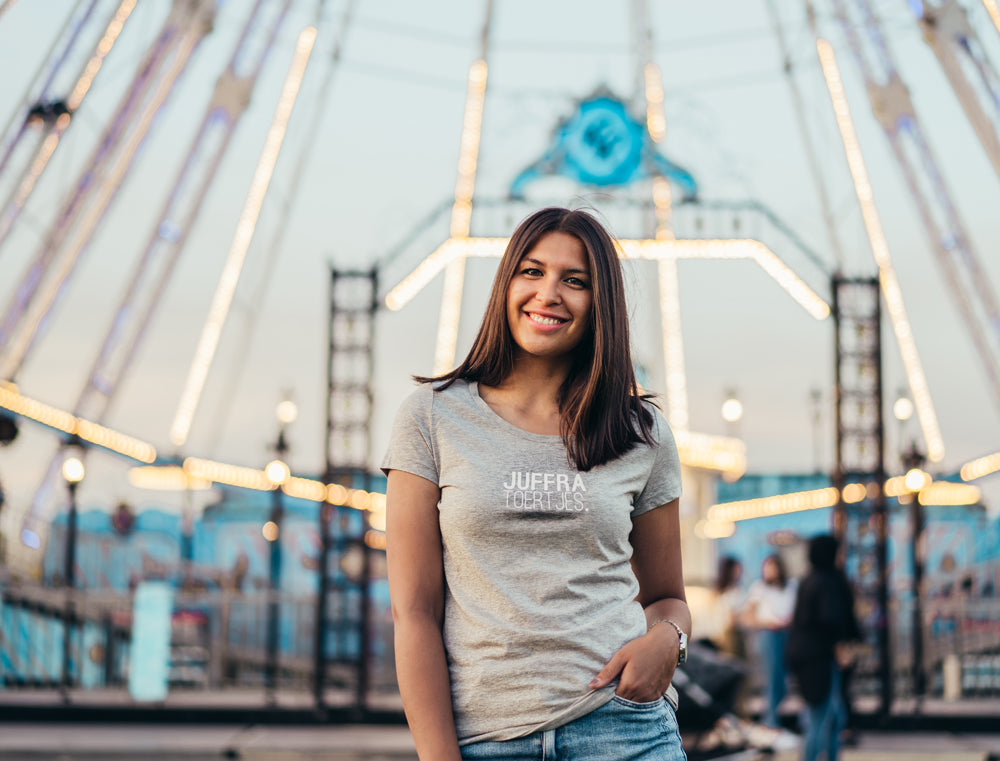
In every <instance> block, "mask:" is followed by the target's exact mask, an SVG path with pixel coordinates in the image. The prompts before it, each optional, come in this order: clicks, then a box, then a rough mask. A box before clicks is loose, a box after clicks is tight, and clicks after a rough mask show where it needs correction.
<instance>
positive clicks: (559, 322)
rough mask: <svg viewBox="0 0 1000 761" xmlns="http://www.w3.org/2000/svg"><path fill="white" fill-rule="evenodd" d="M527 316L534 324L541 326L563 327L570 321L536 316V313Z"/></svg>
mask: <svg viewBox="0 0 1000 761" xmlns="http://www.w3.org/2000/svg"><path fill="white" fill-rule="evenodd" d="M526 314H527V315H528V317H529V319H531V321H532V322H537V323H538V324H539V325H562V324H563V323H564V322H569V320H564V319H561V318H559V317H545V316H543V315H540V314H535V313H534V312H526Z"/></svg>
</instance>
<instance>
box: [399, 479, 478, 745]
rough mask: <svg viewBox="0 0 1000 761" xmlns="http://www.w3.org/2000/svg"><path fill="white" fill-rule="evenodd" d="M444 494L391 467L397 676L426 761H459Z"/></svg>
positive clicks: (409, 719) (405, 707)
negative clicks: (449, 651) (447, 622)
mask: <svg viewBox="0 0 1000 761" xmlns="http://www.w3.org/2000/svg"><path fill="white" fill-rule="evenodd" d="M440 497H441V490H440V489H439V488H438V487H437V485H436V484H434V483H432V482H431V481H428V480H427V479H425V478H421V477H420V476H416V475H413V474H412V473H406V472H403V471H400V470H392V471H389V482H388V487H387V489H386V545H387V553H386V554H387V560H388V567H389V591H390V597H391V599H392V619H393V624H394V626H395V645H396V677H397V679H398V681H399V692H400V695H401V696H402V698H403V709H404V710H405V711H406V720H407V722H408V723H409V725H410V732H411V733H412V735H413V741H414V743H415V744H416V747H417V755H418V756H419V757H420V758H421V759H424V760H425V761H429V760H430V759H433V760H434V761H439V760H440V761H461V754H460V752H459V749H458V737H457V733H456V731H455V718H454V714H453V712H452V707H451V685H450V683H449V679H448V662H447V660H446V658H445V652H444V639H443V636H442V625H443V622H444V563H443V559H442V550H441V530H440V529H439V527H438V509H437V505H438V500H439V499H440Z"/></svg>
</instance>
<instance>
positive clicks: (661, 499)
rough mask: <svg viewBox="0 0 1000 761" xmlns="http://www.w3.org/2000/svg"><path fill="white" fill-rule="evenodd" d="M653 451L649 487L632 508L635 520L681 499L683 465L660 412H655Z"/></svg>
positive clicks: (646, 487) (648, 478)
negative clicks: (638, 516) (654, 509)
mask: <svg viewBox="0 0 1000 761" xmlns="http://www.w3.org/2000/svg"><path fill="white" fill-rule="evenodd" d="M653 435H654V438H655V441H656V444H655V446H654V447H653V449H654V451H655V456H654V458H653V464H652V467H651V468H650V471H649V476H648V477H647V479H646V486H645V487H644V488H643V490H642V491H641V492H640V493H639V496H638V497H637V498H636V500H635V505H634V506H633V508H632V517H633V518H634V517H636V516H637V515H642V514H643V513H646V512H649V511H650V510H652V509H653V508H655V507H659V506H660V505H665V504H666V503H667V502H670V501H672V500H675V499H677V498H678V497H679V496H681V462H680V458H679V457H678V456H677V444H676V443H675V442H674V435H673V434H672V433H671V432H670V427H669V426H668V425H667V421H666V420H664V419H663V416H662V415H660V413H659V412H658V411H656V410H655V409H654V410H653Z"/></svg>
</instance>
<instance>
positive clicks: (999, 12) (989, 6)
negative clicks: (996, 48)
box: [983, 0, 1000, 33]
mask: <svg viewBox="0 0 1000 761" xmlns="http://www.w3.org/2000/svg"><path fill="white" fill-rule="evenodd" d="M983 6H984V7H985V8H986V12H987V13H989V14H990V19H991V20H992V21H993V26H995V27H996V29H997V32H998V33H1000V7H998V6H997V3H996V0H983Z"/></svg>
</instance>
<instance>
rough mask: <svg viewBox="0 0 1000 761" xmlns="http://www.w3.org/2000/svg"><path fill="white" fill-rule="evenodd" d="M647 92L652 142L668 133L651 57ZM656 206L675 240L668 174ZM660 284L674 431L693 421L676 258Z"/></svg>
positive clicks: (665, 262)
mask: <svg viewBox="0 0 1000 761" xmlns="http://www.w3.org/2000/svg"><path fill="white" fill-rule="evenodd" d="M642 71H643V79H644V81H645V94H646V129H647V130H648V131H649V135H650V137H651V138H652V139H653V142H656V143H661V142H663V141H664V140H665V139H666V137H667V117H666V113H665V112H664V110H663V75H662V73H661V72H660V67H659V66H657V65H656V64H655V63H653V62H652V61H650V62H649V63H647V64H646V65H645V66H644V67H643V70H642ZM653 209H654V211H655V213H656V239H657V240H674V237H675V236H674V231H673V198H672V196H671V192H670V182H669V180H667V179H666V178H665V177H662V176H656V177H654V178H653ZM657 275H658V280H659V288H660V333H661V337H662V340H663V365H664V368H663V370H664V376H665V378H666V386H667V420H668V421H669V423H670V427H671V428H672V429H673V430H675V431H686V430H687V429H688V428H689V426H690V423H691V418H690V414H689V412H688V396H687V369H686V368H685V365H684V336H683V333H682V332H681V304H680V281H679V279H678V276H677V260H676V259H674V258H672V257H671V258H666V257H664V258H661V259H660V261H659V262H658V263H657Z"/></svg>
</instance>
